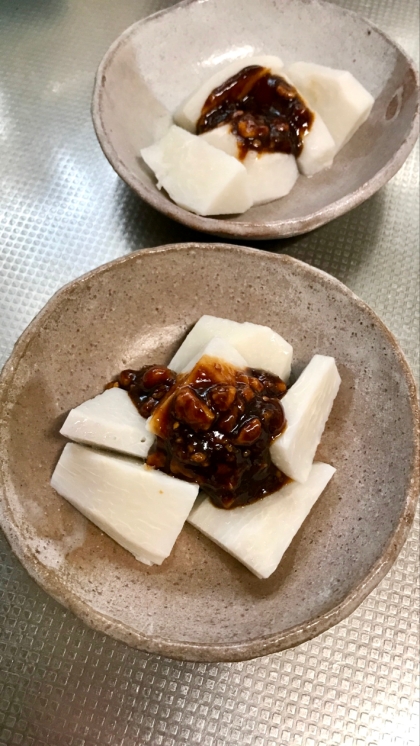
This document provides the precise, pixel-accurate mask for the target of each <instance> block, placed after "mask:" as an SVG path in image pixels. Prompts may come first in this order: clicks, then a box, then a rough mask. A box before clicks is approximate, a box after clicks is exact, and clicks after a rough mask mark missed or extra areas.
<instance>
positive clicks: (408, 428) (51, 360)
mask: <svg viewBox="0 0 420 746" xmlns="http://www.w3.org/2000/svg"><path fill="white" fill-rule="evenodd" d="M204 313H208V314H213V315H217V316H223V317H226V318H231V319H235V320H238V321H244V320H252V321H254V322H256V323H259V324H266V325H269V326H271V327H272V328H273V329H275V330H276V331H277V332H280V333H281V334H282V335H283V336H284V337H285V338H286V339H288V340H289V341H290V342H291V343H292V344H293V347H294V362H293V371H292V372H293V375H296V374H298V373H299V372H300V371H301V370H302V368H303V366H305V365H306V364H307V363H308V361H309V360H310V358H311V357H312V355H313V354H314V353H316V352H318V353H324V354H326V355H334V356H335V358H336V361H337V365H338V369H339V372H340V375H341V378H342V385H341V388H340V391H339V394H338V396H337V399H336V401H335V403H334V408H333V411H332V414H331V417H330V419H329V421H328V425H327V428H326V431H325V433H324V436H323V439H322V443H321V446H320V448H319V450H318V454H317V458H318V459H319V460H322V461H326V462H327V463H331V464H332V465H333V466H335V467H336V469H337V472H336V474H335V475H334V477H333V479H332V481H331V482H330V484H329V485H328V487H327V489H326V490H325V492H324V493H323V494H322V496H321V497H320V499H319V500H318V502H317V504H316V506H315V508H314V509H313V511H312V512H311V513H310V515H309V517H308V519H307V520H306V521H305V523H304V524H303V526H302V528H301V530H300V531H299V532H298V534H297V535H296V537H295V538H294V540H293V542H292V544H291V545H290V547H289V549H288V550H287V552H286V554H285V556H284V558H283V560H282V562H281V563H280V565H279V567H278V569H277V571H276V572H275V573H274V574H273V575H272V576H271V577H270V578H269V579H267V580H258V579H257V578H256V577H255V576H254V575H252V574H251V573H250V572H249V571H248V570H247V569H246V568H245V567H244V566H242V565H241V564H239V562H237V561H236V560H234V559H233V558H232V557H230V556H229V555H228V554H226V553H225V552H224V551H223V550H221V549H220V548H218V547H217V546H216V545H215V544H213V543H212V542H211V541H209V540H208V539H206V538H205V537H204V536H203V535H202V534H200V533H198V531H196V530H195V529H194V528H193V527H192V526H190V525H188V524H186V525H185V526H184V528H183V530H182V532H181V534H180V537H179V539H178V540H177V542H176V544H175V547H174V549H173V551H172V554H171V556H170V557H169V558H168V559H167V560H165V562H164V563H163V564H162V565H161V566H160V567H146V566H145V565H143V564H141V563H140V562H137V561H136V560H135V559H134V557H133V556H132V555H131V554H129V553H128V552H127V551H125V550H124V549H122V548H121V547H120V546H119V545H117V544H116V543H115V542H114V541H112V539H110V538H109V537H108V536H106V535H105V534H103V533H102V532H101V531H100V530H99V529H97V528H96V527H95V526H94V525H93V524H91V523H90V522H89V521H87V520H86V519H85V518H84V517H83V516H82V515H81V514H79V513H78V512H77V510H75V509H74V508H73V507H72V506H71V505H70V504H68V503H67V502H66V501H65V500H64V499H63V498H61V497H60V496H59V495H58V494H57V493H56V492H55V491H54V490H53V489H52V488H51V487H50V484H49V482H50V478H51V474H52V472H53V470H54V467H55V464H56V462H57V459H58V457H59V455H60V453H61V451H62V449H63V446H64V443H65V439H64V438H63V437H62V436H60V434H59V430H60V427H61V425H62V423H63V421H64V419H65V417H66V414H67V412H68V411H69V409H71V408H72V407H74V406H76V405H77V404H80V403H81V402H82V401H84V400H85V399H88V398H90V397H92V396H94V395H96V394H98V393H99V392H101V391H102V389H103V386H104V384H105V383H107V382H108V381H110V380H111V379H112V378H113V376H114V375H115V374H117V373H118V372H119V371H120V370H121V369H123V368H125V367H127V366H129V367H135V366H139V367H140V366H141V365H143V364H147V363H152V362H167V361H168V360H169V359H170V358H171V356H172V354H173V353H174V351H175V349H176V348H177V346H178V345H179V343H180V341H181V340H182V338H183V337H184V335H185V333H186V332H187V330H189V329H190V328H191V326H192V325H193V324H194V323H195V322H196V321H197V319H198V318H199V317H200V316H201V315H202V314H204ZM417 427H418V408H417V400H416V395H415V386H414V382H413V378H412V376H411V373H410V371H409V369H408V367H407V364H406V362H405V360H404V357H403V355H402V353H401V350H400V349H399V347H398V344H397V343H396V341H395V339H394V338H393V337H392V335H391V334H390V333H389V331H387V329H386V328H385V327H384V325H383V324H382V322H381V321H380V320H379V319H378V317H377V316H376V315H375V314H374V313H373V311H372V310H371V309H369V308H368V306H366V305H365V304H364V303H363V302H362V301H361V300H359V299H358V298H356V297H355V296H354V295H353V294H352V293H351V292H350V291H349V290H348V289H347V288H345V287H344V286H343V285H342V284H341V283H339V282H338V281H337V280H335V279H333V278H332V277H330V276H329V275H326V274H325V273H323V272H321V271H319V270H316V269H313V268H312V267H310V266H308V265H306V264H303V263H302V262H299V261H297V260H296V259H291V258H290V257H287V256H281V255H275V254H269V253H266V252H261V251H256V250H255V249H246V248H241V247H238V246H229V245H223V244H219V245H217V244H180V245H173V246H167V247H162V248H158V249H154V250H147V251H146V250H144V251H141V252H138V253H135V254H132V255H130V256H127V257H124V258H122V259H119V260H116V261H114V262H111V263H110V264H107V265H105V266H103V267H100V268H98V269H96V270H94V271H93V272H90V273H89V274H87V275H85V276H84V277H82V278H80V279H78V280H76V281H74V282H72V283H71V284H70V285H67V286H66V287H65V288H63V289H62V290H60V291H59V292H58V293H57V294H56V295H55V296H54V297H53V298H52V299H51V300H50V301H49V303H48V304H47V305H46V307H45V308H44V310H43V311H41V313H40V314H39V315H38V316H37V317H36V319H35V320H34V321H33V322H32V323H31V324H30V326H29V327H28V329H27V330H26V331H25V332H24V334H23V335H22V337H21V338H20V340H19V341H18V343H17V345H16V347H15V349H14V351H13V354H12V356H11V358H10V360H9V362H8V363H7V364H6V366H5V368H4V370H3V373H2V376H1V378H0V465H1V466H0V523H1V525H2V527H3V529H4V531H5V533H6V536H7V537H8V539H9V541H10V543H11V546H12V548H13V550H14V551H15V553H16V554H17V556H18V557H19V558H20V560H21V561H22V563H23V564H24V566H25V567H26V568H27V570H28V572H29V573H30V574H31V575H32V576H33V577H34V578H35V579H36V581H37V582H38V583H39V584H40V585H41V586H42V587H43V588H44V589H45V590H46V591H47V592H48V593H50V594H51V595H52V596H54V598H56V599H58V600H59V601H60V602H61V603H63V604H64V605H65V606H67V607H68V608H70V609H72V610H73V611H74V612H75V613H76V614H78V615H79V616H80V617H81V618H82V619H83V620H85V622H87V623H88V624H90V625H91V626H93V627H95V628H96V629H98V630H101V631H102V632H106V633H108V634H110V635H112V636H114V637H116V638H118V639H120V640H124V641H125V642H126V643H128V644H129V645H133V646H135V647H138V648H141V649H144V650H147V651H149V652H153V653H160V654H165V655H168V656H171V657H174V658H180V659H187V660H204V661H211V660H213V661H216V660H241V659H246V658H251V657H256V656H259V655H263V654H268V653H272V652H275V651H278V650H282V649H284V648H287V647H291V646H293V645H297V644H298V643H301V642H304V641H305V640H308V639H310V638H312V637H314V636H315V635H317V634H319V633H320V632H323V631H324V630H326V629H328V628H329V627H330V626H331V625H333V624H335V623H337V622H339V621H340V620H341V619H343V617H345V616H346V615H348V614H349V613H350V612H352V611H353V610H354V609H355V608H356V606H357V605H358V604H359V603H360V602H361V601H362V599H363V598H364V597H365V596H366V595H367V594H368V593H369V592H370V591H371V590H372V589H373V588H374V586H375V585H376V584H377V583H378V581H379V580H380V579H381V578H382V577H383V576H384V574H385V573H386V572H387V570H388V569H389V567H390V566H391V564H392V562H393V561H394V560H395V558H396V556H397V554H398V552H399V550H400V549H401V546H402V544H403V542H404V540H405V538H406V536H407V532H408V530H409V527H410V525H411V522H412V519H413V514H414V509H415V500H416V496H417V491H418V441H417Z"/></svg>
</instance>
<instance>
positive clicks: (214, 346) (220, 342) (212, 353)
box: [181, 337, 247, 373]
mask: <svg viewBox="0 0 420 746" xmlns="http://www.w3.org/2000/svg"><path fill="white" fill-rule="evenodd" d="M205 355H207V356H208V357H214V358H218V359H219V360H223V361H224V362H225V363H229V364H230V365H234V366H235V368H239V369H242V368H246V367H247V363H246V360H245V358H243V357H242V355H241V354H240V353H239V352H238V350H237V349H235V347H233V345H231V344H229V342H226V340H225V339H221V337H213V339H211V340H210V342H208V344H206V345H205V347H203V348H202V349H201V350H200V351H199V352H197V354H196V355H194V357H193V358H192V360H190V361H189V363H187V365H186V366H185V367H184V368H183V369H182V371H181V373H189V372H190V371H191V370H192V369H193V368H194V366H195V365H196V363H198V361H199V360H200V359H201V358H202V357H204V356H205Z"/></svg>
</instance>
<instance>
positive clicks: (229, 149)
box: [198, 124, 239, 158]
mask: <svg viewBox="0 0 420 746" xmlns="http://www.w3.org/2000/svg"><path fill="white" fill-rule="evenodd" d="M198 137H199V138H200V140H205V141H206V142H208V144H209V145H212V146H213V147H214V148H218V149H219V150H223V152H224V153H227V154H228V155H231V156H233V158H239V148H238V140H237V138H236V135H234V133H233V132H232V129H231V126H230V124H222V125H221V126H220V127H215V128H214V129H213V130H208V132H203V133H202V134H201V135H198Z"/></svg>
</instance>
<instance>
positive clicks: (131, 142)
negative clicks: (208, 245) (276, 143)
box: [93, 0, 417, 238]
mask: <svg viewBox="0 0 420 746" xmlns="http://www.w3.org/2000/svg"><path fill="white" fill-rule="evenodd" d="M262 53H268V54H278V55H279V56H280V57H281V58H282V59H283V60H284V62H285V64H286V65H287V64H289V63H291V62H294V61H297V60H306V61H312V62H316V63H320V64H324V65H329V66H331V67H336V68H341V69H346V70H349V71H350V72H352V73H353V74H354V75H355V76H356V78H358V79H359V80H360V81H361V83H363V85H364V86H365V87H366V88H367V89H368V90H369V91H370V92H371V93H372V95H373V96H374V97H375V105H374V108H373V111H372V113H371V116H370V118H369V120H368V121H367V122H366V123H365V124H364V125H363V126H362V127H361V128H360V130H359V131H358V132H357V133H356V135H355V136H354V137H353V138H352V139H351V141H350V142H349V143H348V144H347V145H346V146H345V147H344V149H343V150H342V151H341V152H340V153H339V154H338V156H337V157H336V159H335V161H334V164H333V166H332V168H331V169H329V170H327V171H324V172H321V173H319V174H317V175H316V176H314V177H312V178H311V179H308V178H305V177H300V178H299V179H298V182H297V184H296V185H295V187H294V189H293V190H292V192H291V193H290V194H289V195H288V196H286V197H284V198H283V199H280V200H276V201H274V202H271V203H269V204H267V205H262V206H257V207H253V208H251V209H250V210H248V211H247V212H246V213H244V214H243V215H239V216H233V217H232V216H227V217H226V216H225V217H221V218H202V217H199V216H195V215H193V214H192V213H189V212H188V211H186V210H184V209H182V208H180V207H178V206H176V205H175V204H174V203H172V201H171V200H170V199H169V198H168V197H167V196H166V195H165V193H164V192H160V191H159V190H158V189H157V188H156V182H155V178H154V176H153V174H152V173H151V172H150V171H149V169H148V168H147V166H146V165H145V164H144V162H143V161H142V159H141V158H140V156H139V152H140V149H141V148H142V147H144V146H146V145H150V144H151V143H152V142H154V141H155V140H156V139H157V138H158V137H159V136H160V134H161V133H162V132H163V131H164V128H165V126H166V125H167V122H168V117H169V118H170V115H171V114H172V113H173V112H174V110H175V109H176V108H177V107H178V105H179V104H180V103H181V102H182V101H183V100H184V99H185V98H187V97H188V96H189V95H190V94H191V93H192V92H193V91H194V89H195V88H196V87H197V86H198V85H199V84H200V82H202V81H203V80H205V79H206V78H208V77H209V76H210V75H211V74H212V73H213V72H214V71H215V70H216V69H217V68H220V67H223V66H225V65H226V64H228V63H229V62H230V61H232V60H234V59H238V58H242V57H243V58H246V57H247V56H250V55H253V54H262ZM416 90H417V83H416V74H415V71H414V70H413V68H412V66H411V63H410V61H409V59H408V58H407V57H406V56H405V54H403V53H402V51H401V50H399V49H398V48H397V47H396V46H395V45H394V44H393V43H392V42H391V41H390V40H389V39H388V38H387V37H386V36H384V35H383V34H382V33H381V32H380V31H378V30H377V29H376V28H374V27H372V26H371V25H370V24H369V23H368V22H366V21H365V20H364V19H362V18H361V17H359V16H357V15H355V14H353V13H351V12H349V11H346V10H343V9H342V8H340V7H339V6H336V5H330V4H328V3H324V2H318V0H316V1H315V0H274V1H273V0H260V3H259V4H258V9H257V6H255V12H250V5H249V3H248V0H232V2H229V3H227V2H225V0H209V1H208V2H205V3H203V2H199V0H192V1H191V0H190V1H188V2H184V3H181V4H180V5H178V6H175V7H174V8H171V9H170V10H168V11H164V12H163V13H159V14H156V15H155V16H152V17H150V18H148V19H146V20H144V21H141V22H139V23H137V24H135V25H134V26H132V27H131V28H130V29H128V30H127V31H126V32H125V33H124V34H123V35H122V36H121V37H120V38H119V39H118V40H117V42H116V43H115V44H114V45H113V46H112V47H111V48H110V50H109V52H108V53H107V54H106V56H105V58H104V60H103V62H102V63H101V66H100V68H99V71H98V76H97V81H96V89H95V94H94V104H93V116H94V123H95V127H96V131H97V134H98V138H99V141H100V143H101V145H102V147H103V149H104V151H105V154H106V155H107V157H108V158H109V160H110V162H111V164H112V165H113V166H114V168H115V169H116V170H117V172H118V173H119V174H120V175H121V176H122V177H123V178H124V179H125V180H126V181H127V182H128V183H129V184H130V186H132V187H133V188H134V189H135V190H136V191H137V192H138V193H139V194H140V195H141V196H142V197H143V198H144V199H146V200H147V201H148V202H150V203H151V204H152V205H153V206H154V207H156V208H157V209H160V210H162V211H163V212H165V213H167V214H168V215H170V216H171V217H173V218H175V219H177V220H179V221H181V222H184V223H187V224H189V225H191V226H193V227H195V228H198V229H199V230H207V231H209V232H213V233H218V234H220V235H238V236H241V235H243V236H249V235H253V236H254V237H256V238H258V237H259V238H269V237H273V236H278V235H292V234H295V233H299V232H304V231H305V230H310V229H311V228H313V227H315V226H316V225H320V224H321V223H323V222H326V221H327V220H330V219H331V218H332V217H335V216H336V215H337V214H341V213H342V212H345V211H346V210H348V209H350V208H351V207H353V206H355V204H358V203H359V202H361V201H362V200H363V199H365V198H366V197H367V196H370V194H372V193H373V192H374V191H376V189H378V188H379V187H380V186H381V185H382V184H383V183H385V182H386V181H387V180H388V179H389V178H391V176H392V175H393V174H394V173H395V171H396V170H397V169H398V168H399V166H400V165H401V164H402V162H403V160H404V159H405V158H406V156H407V155H408V152H409V150H410V148H411V145H412V142H414V140H415V134H414V136H413V133H412V129H413V119H414V118H415V112H416V106H417V96H416ZM407 139H408V140H409V142H407ZM411 141H412V142H411ZM400 149H402V150H400ZM399 151H400V153H399V156H398V157H397V156H396V154H397V153H398V152H399Z"/></svg>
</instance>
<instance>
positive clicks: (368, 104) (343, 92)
mask: <svg viewBox="0 0 420 746" xmlns="http://www.w3.org/2000/svg"><path fill="white" fill-rule="evenodd" d="M287 75H288V77H289V78H290V79H291V81H292V83H293V85H295V86H296V88H297V89H298V90H299V92H300V93H302V96H303V97H304V98H305V99H306V100H307V101H308V103H309V106H310V107H312V108H313V109H315V111H316V112H317V113H318V114H320V116H321V117H322V119H323V120H324V122H325V124H326V126H327V127H328V129H329V131H330V133H331V135H332V137H333V139H334V142H335V147H336V152H338V151H339V150H340V148H342V147H343V145H345V144H346V142H348V140H350V138H351V137H352V136H353V135H354V133H355V132H356V130H357V129H358V128H359V127H360V125H362V124H363V122H365V121H366V119H367V118H368V116H369V114H370V112H371V110H372V106H373V104H374V98H373V96H371V94H370V93H369V92H368V91H367V90H366V88H364V87H363V86H362V84H361V83H359V81H358V80H356V78H355V77H354V76H353V75H352V74H351V73H350V72H348V71H347V70H334V69H332V68H331V67H325V66H324V65H315V64H314V63H312V62H295V63H294V64H293V65H291V66H290V67H289V68H288V69H287Z"/></svg>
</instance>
